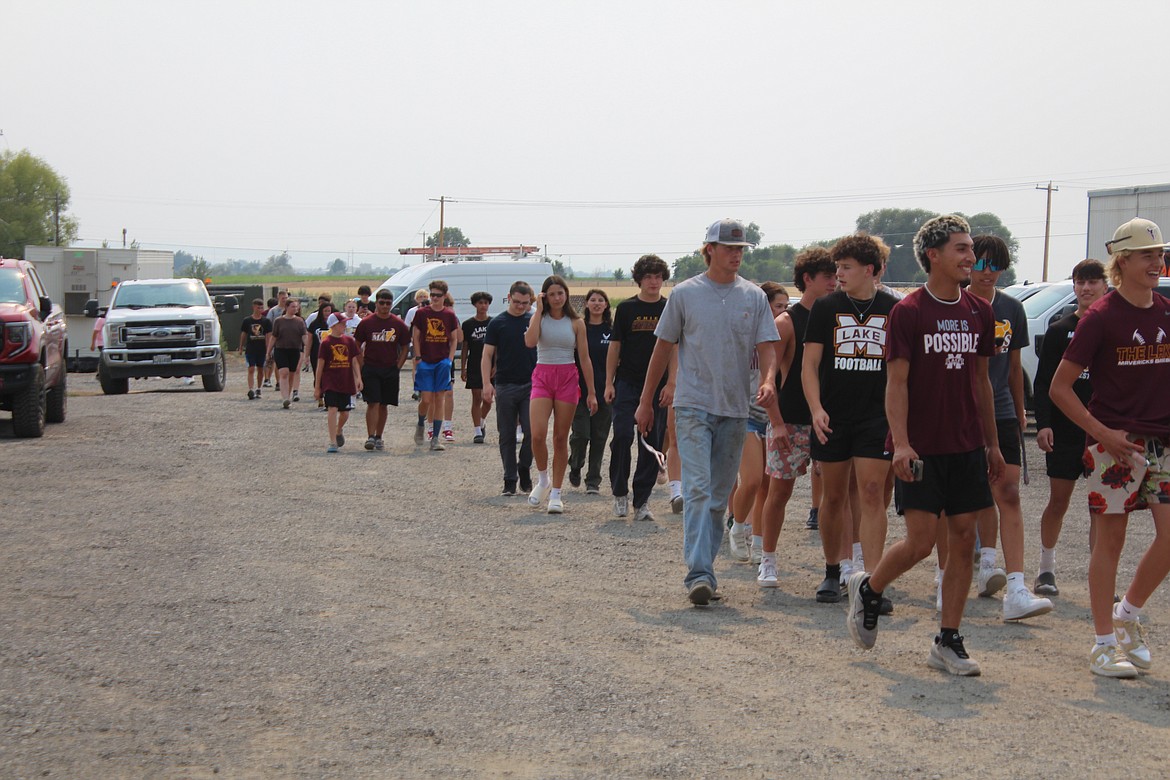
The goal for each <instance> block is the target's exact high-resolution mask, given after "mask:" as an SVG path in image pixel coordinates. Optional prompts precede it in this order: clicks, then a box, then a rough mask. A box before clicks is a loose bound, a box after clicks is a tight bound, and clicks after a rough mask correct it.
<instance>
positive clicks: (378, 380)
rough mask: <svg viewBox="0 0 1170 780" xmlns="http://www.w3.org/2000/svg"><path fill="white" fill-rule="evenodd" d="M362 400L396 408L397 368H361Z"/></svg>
mask: <svg viewBox="0 0 1170 780" xmlns="http://www.w3.org/2000/svg"><path fill="white" fill-rule="evenodd" d="M362 400H363V401H365V402H366V403H367V404H382V405H384V406H398V367H397V366H395V367H394V368H385V367H382V366H362Z"/></svg>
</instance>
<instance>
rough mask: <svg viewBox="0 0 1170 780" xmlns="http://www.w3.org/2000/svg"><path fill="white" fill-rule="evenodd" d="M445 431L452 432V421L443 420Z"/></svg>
mask: <svg viewBox="0 0 1170 780" xmlns="http://www.w3.org/2000/svg"><path fill="white" fill-rule="evenodd" d="M443 430H444V431H449V430H452V428H451V421H450V420H443Z"/></svg>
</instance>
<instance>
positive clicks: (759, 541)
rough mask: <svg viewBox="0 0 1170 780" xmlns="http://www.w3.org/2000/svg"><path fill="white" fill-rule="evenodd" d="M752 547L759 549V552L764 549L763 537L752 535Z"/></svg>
mask: <svg viewBox="0 0 1170 780" xmlns="http://www.w3.org/2000/svg"><path fill="white" fill-rule="evenodd" d="M752 547H759V548H760V549H761V550H762V549H764V537H762V536H760V535H758V534H752Z"/></svg>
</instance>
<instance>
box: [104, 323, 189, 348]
mask: <svg viewBox="0 0 1170 780" xmlns="http://www.w3.org/2000/svg"><path fill="white" fill-rule="evenodd" d="M121 335H122V343H124V344H125V345H126V348H127V349H168V348H174V347H193V346H195V345H196V344H198V343H199V342H200V341H201V340H202V339H203V326H202V325H197V324H195V323H165V322H160V323H140V324H137V325H124V326H123V327H122V333H121Z"/></svg>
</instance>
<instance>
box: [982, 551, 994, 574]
mask: <svg viewBox="0 0 1170 780" xmlns="http://www.w3.org/2000/svg"><path fill="white" fill-rule="evenodd" d="M979 568H981V569H994V568H995V548H994V547H980V548H979Z"/></svg>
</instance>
